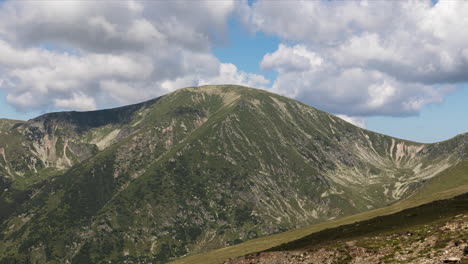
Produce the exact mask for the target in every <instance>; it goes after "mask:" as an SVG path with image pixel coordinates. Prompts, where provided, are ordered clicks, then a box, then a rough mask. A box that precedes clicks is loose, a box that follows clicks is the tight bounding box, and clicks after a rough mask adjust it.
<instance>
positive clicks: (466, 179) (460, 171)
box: [408, 160, 468, 199]
mask: <svg viewBox="0 0 468 264" xmlns="http://www.w3.org/2000/svg"><path fill="white" fill-rule="evenodd" d="M467 183H468V160H464V161H462V162H460V163H458V164H457V165H455V166H452V167H450V168H448V169H446V170H445V171H443V172H441V173H440V174H439V175H437V176H436V177H434V178H432V179H430V180H429V181H428V182H427V183H425V184H424V185H423V186H422V187H421V189H419V190H418V191H417V192H416V193H415V194H414V195H412V196H410V197H408V199H421V198H423V197H426V196H430V195H431V194H432V193H436V192H439V191H444V190H450V189H453V188H456V187H458V186H462V185H464V184H467Z"/></svg>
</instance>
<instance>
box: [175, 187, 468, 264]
mask: <svg viewBox="0 0 468 264" xmlns="http://www.w3.org/2000/svg"><path fill="white" fill-rule="evenodd" d="M467 192H468V184H466V185H463V186H459V187H457V188H455V189H451V190H445V191H442V192H437V193H433V194H432V195H430V196H424V197H413V198H411V199H409V200H405V201H402V202H400V203H397V204H394V205H391V206H389V207H385V208H380V209H376V210H372V211H368V212H364V213H360V214H356V215H352V216H347V217H343V218H340V219H337V220H333V221H328V222H323V223H320V224H316V225H312V226H308V227H305V228H300V229H296V230H292V231H288V232H284V233H281V234H276V235H272V236H268V237H263V238H259V239H254V240H250V241H247V242H245V243H241V244H238V245H235V246H232V247H227V248H222V249H218V250H214V251H211V252H207V253H204V254H198V255H194V256H189V257H186V258H182V259H179V260H176V261H173V262H171V263H172V264H185V263H187V264H189V263H190V264H197V263H200V264H216V263H222V262H223V261H226V260H228V259H230V258H234V257H238V256H243V255H247V254H251V253H255V252H259V251H265V250H268V249H271V248H274V247H278V246H280V245H282V244H285V243H289V242H292V241H295V240H298V239H301V238H303V237H305V236H309V235H311V234H313V233H317V232H320V231H323V230H326V229H330V228H336V227H339V226H343V225H349V224H352V223H355V222H360V221H365V220H368V219H372V218H375V217H379V216H385V215H391V214H394V213H397V212H400V211H402V210H405V209H408V208H414V207H417V206H420V205H423V204H427V203H430V202H433V201H436V200H443V199H449V198H452V197H455V196H457V195H461V194H465V193H467Z"/></svg>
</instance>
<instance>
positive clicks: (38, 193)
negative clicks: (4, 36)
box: [0, 85, 468, 263]
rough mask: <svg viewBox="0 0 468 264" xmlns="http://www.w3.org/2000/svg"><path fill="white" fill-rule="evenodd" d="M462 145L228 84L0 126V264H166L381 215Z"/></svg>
mask: <svg viewBox="0 0 468 264" xmlns="http://www.w3.org/2000/svg"><path fill="white" fill-rule="evenodd" d="M467 143H468V135H467V134H465V135H460V136H457V137H455V138H453V139H451V140H448V141H444V142H440V143H436V144H420V143H416V142H410V141H406V140H401V139H396V138H392V137H388V136H385V135H381V134H377V133H374V132H371V131H367V130H364V129H361V128H358V127H356V126H353V125H351V124H349V123H347V122H345V121H343V120H342V119H340V118H338V117H336V116H333V115H330V114H328V113H325V112H322V111H320V110H317V109H315V108H313V107H310V106H308V105H305V104H303V103H300V102H298V101H295V100H292V99H288V98H285V97H282V96H279V95H276V94H272V93H269V92H266V91H263V90H257V89H252V88H247V87H241V86H233V85H221V86H201V87H190V88H184V89H180V90H177V91H175V92H173V93H170V94H168V95H165V96H162V97H160V98H157V99H154V100H151V101H148V102H145V103H141V104H136V105H131V106H126V107H121V108H115V109H108V110H100V111H92V112H61V113H51V114H46V115H43V116H40V117H38V118H35V119H32V120H29V121H27V122H21V121H12V120H1V121H0V156H1V157H0V185H1V186H0V187H1V188H0V190H1V191H0V208H1V209H2V210H0V211H1V212H2V213H1V215H0V217H1V221H2V222H1V226H0V231H1V233H0V239H1V241H2V243H0V262H2V263H35V262H36V263H56V262H57V261H58V262H68V263H69V262H71V263H99V262H106V261H107V262H112V263H121V262H126V263H150V262H151V263H164V262H167V261H168V260H170V259H173V258H176V257H181V256H185V255H188V254H194V253H199V252H205V251H208V250H211V249H216V248H221V247H225V246H229V245H233V244H237V243H240V242H242V241H246V240H249V239H253V238H257V237H262V236H265V235H270V234H274V233H278V232H282V231H286V230H291V229H294V228H298V227H303V226H306V225H309V224H314V223H319V222H322V221H326V220H331V219H335V218H339V217H343V216H346V215H352V214H356V213H359V212H363V211H367V210H370V209H374V208H381V207H384V206H386V205H389V204H392V203H394V202H396V201H399V200H401V199H404V198H406V197H408V196H412V195H417V194H418V190H428V191H427V192H432V191H433V190H432V189H430V188H429V189H428V187H427V186H429V185H430V186H435V187H431V188H435V189H437V190H438V191H440V188H442V189H443V188H445V187H444V186H440V188H439V187H438V186H439V185H435V184H430V183H431V180H430V179H432V178H434V177H435V176H437V175H441V173H442V172H446V171H447V170H449V169H451V168H455V166H460V164H462V163H463V161H464V160H466V159H467V156H468V144H467ZM428 184H429V185H428ZM446 187H447V188H448V187H450V186H446Z"/></svg>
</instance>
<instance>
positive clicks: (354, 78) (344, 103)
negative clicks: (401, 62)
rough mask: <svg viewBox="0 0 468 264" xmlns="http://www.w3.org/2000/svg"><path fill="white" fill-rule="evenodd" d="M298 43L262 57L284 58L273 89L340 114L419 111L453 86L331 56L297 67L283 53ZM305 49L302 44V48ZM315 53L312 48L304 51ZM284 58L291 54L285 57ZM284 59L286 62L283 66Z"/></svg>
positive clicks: (277, 65)
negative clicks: (409, 80) (407, 80)
mask: <svg viewBox="0 0 468 264" xmlns="http://www.w3.org/2000/svg"><path fill="white" fill-rule="evenodd" d="M296 47H297V46H293V47H288V46H285V45H280V47H279V48H278V50H277V51H276V52H274V53H272V54H267V55H265V57H264V60H263V61H262V65H263V64H264V62H265V61H266V60H270V59H271V58H280V59H278V60H276V61H275V62H274V63H273V62H269V65H272V66H271V67H270V69H273V70H276V71H277V72H278V73H279V74H278V77H277V79H276V80H275V82H274V83H273V85H272V88H271V89H272V90H273V91H275V92H277V93H280V94H283V95H286V96H290V97H294V98H298V99H300V100H302V101H305V102H307V103H309V104H311V105H313V106H316V107H318V108H320V109H324V110H327V111H329V112H332V113H337V114H347V115H353V116H371V115H391V116H405V115H412V114H417V113H418V112H419V111H420V110H421V109H422V107H423V106H424V105H427V104H431V103H440V102H442V101H443V98H444V96H445V94H446V93H447V92H450V91H451V90H452V88H451V87H445V88H440V87H435V86H430V85H425V84H421V83H405V82H402V81H399V80H398V79H396V78H395V77H393V76H391V75H389V74H386V73H384V72H381V71H378V70H372V69H368V68H361V67H341V66H340V65H337V64H336V63H335V62H334V61H331V60H328V61H327V60H326V59H323V60H320V61H321V63H320V64H318V63H315V62H316V61H317V57H316V56H312V57H310V58H309V59H305V57H302V58H304V60H305V62H301V64H300V65H314V67H293V66H291V65H290V64H291V63H292V62H294V61H295V59H294V58H293V57H294V56H293V55H288V56H283V55H284V53H285V50H287V51H291V50H294V49H295V48H296ZM301 50H302V48H301ZM304 52H305V53H307V54H309V53H310V54H314V53H313V52H312V51H307V50H305V51H304ZM283 58H291V59H290V60H288V59H283ZM283 63H284V64H285V66H283Z"/></svg>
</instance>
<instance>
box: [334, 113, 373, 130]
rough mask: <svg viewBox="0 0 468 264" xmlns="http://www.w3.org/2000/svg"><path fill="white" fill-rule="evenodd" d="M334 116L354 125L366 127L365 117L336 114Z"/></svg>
mask: <svg viewBox="0 0 468 264" xmlns="http://www.w3.org/2000/svg"><path fill="white" fill-rule="evenodd" d="M336 116H337V117H339V118H341V119H343V120H344V121H346V122H348V123H351V124H353V125H355V126H358V127H360V128H366V119H365V118H362V117H357V116H347V115H336Z"/></svg>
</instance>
